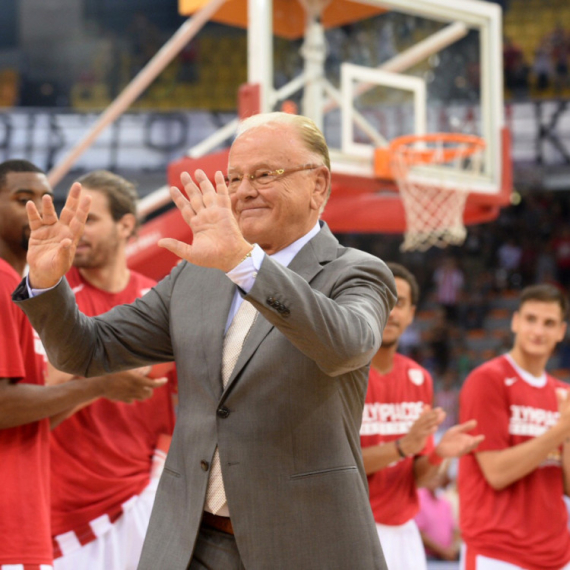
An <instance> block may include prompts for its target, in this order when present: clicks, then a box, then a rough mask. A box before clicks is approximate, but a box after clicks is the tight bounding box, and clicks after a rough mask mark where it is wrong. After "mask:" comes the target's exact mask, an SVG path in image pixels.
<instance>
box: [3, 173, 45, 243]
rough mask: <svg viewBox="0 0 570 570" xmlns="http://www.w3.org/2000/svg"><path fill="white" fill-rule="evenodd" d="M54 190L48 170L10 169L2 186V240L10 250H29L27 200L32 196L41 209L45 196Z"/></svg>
mask: <svg viewBox="0 0 570 570" xmlns="http://www.w3.org/2000/svg"><path fill="white" fill-rule="evenodd" d="M44 194H50V195H51V194H52V191H51V188H50V186H49V183H48V181H47V178H46V176H45V174H40V173H38V172H9V173H8V174H7V175H6V182H5V184H4V186H3V187H2V188H0V241H1V242H3V243H4V244H6V245H7V246H8V247H9V248H10V249H11V250H13V251H16V250H20V251H26V250H27V249H28V240H29V239H30V226H29V224H28V215H27V213H26V202H27V201H28V200H31V201H32V202H34V204H35V205H36V208H37V209H38V210H39V211H40V212H41V211H42V196H43V195H44Z"/></svg>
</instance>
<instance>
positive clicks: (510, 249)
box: [497, 237, 522, 288]
mask: <svg viewBox="0 0 570 570" xmlns="http://www.w3.org/2000/svg"><path fill="white" fill-rule="evenodd" d="M521 258H522V247H521V246H520V245H519V244H518V243H517V242H516V241H515V240H514V238H512V237H509V238H507V240H506V241H505V242H504V243H503V244H502V245H501V246H500V247H499V249H498V250H497V261H498V264H499V267H498V271H499V272H502V275H499V279H500V280H501V281H502V280H504V281H505V283H506V287H507V288H510V287H511V286H512V285H513V276H514V275H515V274H517V272H518V271H519V269H520V263H521ZM518 286H520V277H519V283H518Z"/></svg>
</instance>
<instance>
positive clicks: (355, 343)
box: [14, 113, 396, 570]
mask: <svg viewBox="0 0 570 570" xmlns="http://www.w3.org/2000/svg"><path fill="white" fill-rule="evenodd" d="M194 178H195V182H194V181H193V180H192V178H191V177H190V175H188V174H186V173H185V174H183V175H182V183H183V185H184V189H185V191H186V194H187V198H186V197H185V196H184V195H183V194H182V193H181V192H180V191H179V190H178V189H176V188H173V189H171V195H172V198H173V200H174V202H175V203H176V205H177V206H178V208H179V209H180V211H181V213H182V216H183V217H184V219H185V220H186V221H187V222H188V224H189V225H190V227H191V229H192V231H193V235H194V239H193V243H192V245H188V244H184V243H181V242H177V241H175V240H172V239H163V240H161V242H160V245H162V246H164V247H166V248H168V249H169V250H171V251H173V252H174V253H176V254H177V255H178V256H180V257H181V258H182V259H183V262H182V263H180V264H179V265H178V266H177V267H175V268H174V269H173V270H172V272H171V273H170V275H168V276H167V277H166V278H165V279H164V280H162V281H161V282H160V283H159V284H158V285H157V286H156V287H155V288H154V289H152V290H151V291H150V292H149V293H148V294H147V295H146V296H144V297H143V298H142V299H139V300H137V301H136V302H135V303H133V304H132V305H125V306H120V307H117V308H115V309H113V310H112V311H111V312H109V313H107V314H105V315H103V316H100V317H95V318H87V317H85V316H84V315H82V314H80V313H79V312H78V311H77V309H76V305H75V301H74V298H73V293H72V292H71V291H70V289H69V287H68V285H67V283H66V281H65V279H62V276H63V275H64V274H65V272H66V271H67V269H68V268H69V266H70V265H71V262H72V260H73V255H74V250H75V245H76V243H77V240H78V239H79V236H80V235H81V232H82V227H83V224H84V223H85V220H86V219H87V215H88V209H89V201H88V198H86V197H82V196H81V187H80V186H79V185H77V184H76V185H74V186H73V187H72V189H71V191H70V194H69V197H68V200H67V202H66V205H65V207H64V209H63V211H62V213H61V216H60V217H59V219H58V217H57V215H56V213H55V211H54V208H53V204H52V202H51V199H50V198H49V197H44V203H43V215H42V216H41V215H40V214H39V213H38V211H37V209H36V208H35V206H34V205H33V204H32V203H28V205H27V208H28V215H29V219H30V226H31V228H32V235H31V238H30V246H29V253H28V262H29V266H30V271H29V275H28V282H27V283H26V282H23V283H22V284H21V285H20V287H19V288H18V290H17V291H16V292H15V294H14V298H15V300H16V301H17V302H18V303H19V305H20V306H21V307H22V308H23V309H24V311H25V312H26V313H27V314H28V316H29V318H30V320H31V321H32V324H33V326H34V328H35V329H36V330H37V331H38V333H39V334H40V336H41V338H42V340H43V342H44V344H45V347H46V349H47V352H48V355H49V359H50V361H52V362H53V363H54V364H55V366H57V367H58V368H60V369H62V370H66V371H67V372H70V373H73V374H77V375H80V376H94V375H95V376H96V375H100V374H104V373H109V372H113V371H118V370H125V369H128V368H135V367H141V366H145V365H149V364H153V363H158V362H164V361H170V360H175V361H176V365H177V369H178V377H179V391H180V405H179V411H178V420H177V424H176V429H175V432H174V437H173V441H172V445H171V448H170V453H169V454H168V458H167V460H166V467H165V470H164V474H163V476H162V479H161V481H160V486H159V489H158V493H157V498H156V502H155V506H154V510H153V513H152V517H151V521H150V526H149V529H148V533H147V537H146V541H145V546H144V549H143V553H142V557H141V561H140V564H139V568H140V569H144V570H183V569H186V568H188V569H190V570H199V569H212V570H234V569H235V570H238V569H244V568H245V569H247V570H375V569H384V568H386V565H385V561H384V557H383V555H382V549H381V547H380V544H379V541H378V536H377V533H376V529H375V525H374V520H373V518H372V514H371V511H370V506H369V502H368V489H367V484H366V476H365V473H364V469H363V466H362V459H361V452H360V441H359V428H360V422H361V419H362V408H363V403H364V396H365V392H366V384H367V377H368V368H369V364H370V360H371V358H372V356H373V355H374V354H375V353H376V351H377V350H378V348H379V345H380V342H381V339H382V332H383V329H384V325H385V323H386V320H387V318H388V315H389V313H390V310H391V308H392V306H393V305H394V302H395V298H396V297H395V285H394V280H393V277H392V275H391V273H390V272H389V271H388V269H387V268H386V266H385V265H384V263H382V262H381V261H380V260H378V259H377V258H374V257H372V256H370V255H367V254H365V253H362V252H360V251H357V250H353V249H350V248H345V247H342V246H341V245H339V243H338V241H337V240H336V239H335V238H334V237H333V235H332V234H331V232H330V231H329V229H328V228H327V226H326V224H324V223H322V222H320V221H319V217H320V213H321V212H322V210H323V208H324V205H325V203H326V200H327V198H328V195H329V193H330V161H329V154H328V149H327V146H326V143H325V140H324V137H323V136H322V133H321V132H320V131H319V130H318V129H317V128H316V126H315V125H314V124H313V123H312V121H310V120H309V119H306V118H304V117H299V116H293V115H286V114H283V113H271V114H267V115H257V116H254V117H251V118H250V119H248V120H246V121H244V122H243V123H242V125H241V128H240V130H239V132H238V135H237V137H236V140H235V142H234V143H233V145H232V148H231V152H230V157H229V165H228V177H227V178H225V177H224V176H223V175H222V173H220V172H218V173H216V175H215V182H214V183H213V184H212V183H211V182H210V181H209V180H208V179H207V177H206V175H205V174H204V172H202V171H199V170H198V171H196V173H195V177H194ZM387 492H389V490H387Z"/></svg>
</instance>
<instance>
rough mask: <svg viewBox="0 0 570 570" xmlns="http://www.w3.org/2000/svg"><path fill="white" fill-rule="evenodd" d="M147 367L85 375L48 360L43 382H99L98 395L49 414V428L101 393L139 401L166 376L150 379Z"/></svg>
mask: <svg viewBox="0 0 570 570" xmlns="http://www.w3.org/2000/svg"><path fill="white" fill-rule="evenodd" d="M150 370H151V367H150V366H145V367H144V368H139V369H135V370H127V371H125V372H118V373H115V374H107V375H105V376H98V377H95V378H90V379H85V378H81V377H78V376H73V375H72V374H67V373H66V372H61V371H60V370H57V368H55V367H54V366H53V365H52V364H50V363H48V372H47V377H46V384H47V385H48V386H58V385H64V384H65V383H67V382H70V381H71V382H80V383H83V382H85V381H90V380H94V379H97V380H98V381H99V382H100V383H101V385H102V393H101V394H99V395H98V396H96V397H94V398H91V399H87V400H85V401H83V402H80V403H79V404H76V405H74V406H71V407H70V408H67V409H65V410H62V411H61V412H60V413H58V414H56V415H54V416H51V417H50V425H51V428H52V429H53V428H55V427H56V426H57V425H59V424H60V423H61V422H62V421H63V420H65V419H67V418H69V417H71V416H72V415H73V414H75V413H77V412H78V411H79V410H81V409H82V408H85V407H86V406H88V405H89V404H92V403H93V402H94V401H96V400H98V399H99V398H101V397H104V398H107V399H109V400H115V401H119V402H126V403H128V404H131V403H132V402H134V401H135V400H137V401H143V400H146V399H147V398H150V397H151V396H152V394H153V390H154V388H159V387H160V386H164V384H166V382H167V381H168V380H167V378H156V379H151V378H149V377H148V374H149V373H150Z"/></svg>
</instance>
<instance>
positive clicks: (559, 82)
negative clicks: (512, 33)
mask: <svg viewBox="0 0 570 570" xmlns="http://www.w3.org/2000/svg"><path fill="white" fill-rule="evenodd" d="M569 56H570V30H566V29H565V28H564V27H563V26H562V25H561V24H558V25H557V26H556V27H555V28H554V29H553V30H552V31H550V32H549V33H547V34H546V35H545V36H543V37H542V39H541V40H540V43H539V44H538V45H537V46H536V49H535V50H534V54H533V60H532V61H530V62H529V61H528V60H527V58H526V55H525V54H524V52H523V50H522V49H521V47H520V46H519V45H518V44H517V42H516V41H515V40H513V39H512V38H508V37H507V38H505V41H504V47H503V70H504V75H505V87H506V88H507V89H508V90H509V91H510V92H511V94H512V95H513V97H515V98H521V97H528V96H529V95H530V93H531V88H532V90H533V91H534V92H535V93H536V94H537V95H539V96H540V95H542V94H545V93H552V94H558V95H560V94H562V93H564V91H565V90H567V89H568V88H569V87H570V83H569V75H568V60H569Z"/></svg>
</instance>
